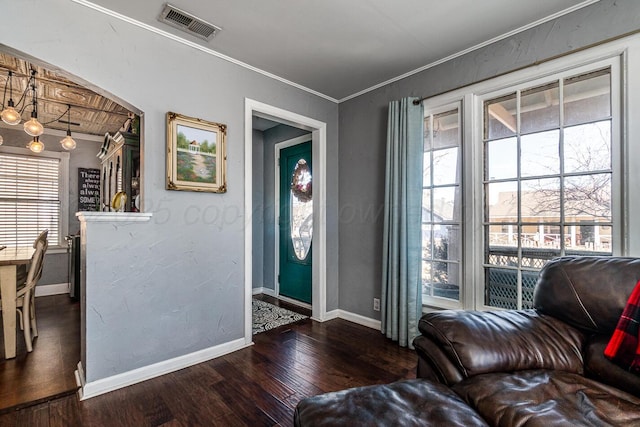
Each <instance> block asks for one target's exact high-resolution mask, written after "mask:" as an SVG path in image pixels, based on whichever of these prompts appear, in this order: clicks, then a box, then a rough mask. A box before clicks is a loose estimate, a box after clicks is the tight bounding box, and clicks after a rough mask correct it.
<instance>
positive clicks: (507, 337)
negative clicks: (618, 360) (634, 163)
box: [294, 257, 640, 427]
mask: <svg viewBox="0 0 640 427" xmlns="http://www.w3.org/2000/svg"><path fill="white" fill-rule="evenodd" d="M639 279H640V259H632V258H617V257H562V258H557V259H555V260H552V261H550V262H548V263H547V265H546V266H545V267H544V268H543V270H542V271H541V272H540V277H539V279H538V283H537V285H536V289H535V293H534V309H531V310H501V311H485V312H479V311H454V310H446V311H440V312H436V313H429V314H426V315H424V316H423V317H422V319H421V320H420V324H419V329H420V332H421V335H420V336H418V337H417V338H416V339H415V340H414V346H415V348H416V351H417V353H418V373H417V376H418V379H416V380H409V381H400V382H397V383H393V384H389V385H385V386H370V387H361V388H358V389H351V390H345V391H341V392H337V393H328V394H325V395H321V396H315V397H311V398H308V399H304V400H302V401H301V402H300V403H299V404H298V406H297V408H296V412H295V416H294V423H295V425H297V426H320V425H327V426H328V425H380V426H382V425H403V426H405V425H425V426H428V425H433V426H436V425H437V426H439V425H448V426H449V425H453V426H476V425H491V426H545V427H549V426H558V425H571V426H604V425H619V426H640V377H638V376H636V375H634V374H631V373H629V372H627V371H626V370H624V369H623V368H621V367H618V366H617V365H615V364H613V363H612V362H610V361H609V360H608V359H606V358H605V357H604V355H603V351H604V347H605V346H606V344H607V342H608V340H609V338H610V337H611V335H612V333H613V331H614V329H615V327H616V325H617V322H618V319H619V317H620V315H621V313H622V310H623V309H624V306H625V304H626V302H627V298H628V297H629V295H630V294H631V291H632V290H633V288H634V286H635V285H636V282H637V281H638V280H639Z"/></svg>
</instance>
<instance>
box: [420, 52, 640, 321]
mask: <svg viewBox="0 0 640 427" xmlns="http://www.w3.org/2000/svg"><path fill="white" fill-rule="evenodd" d="M603 51H605V53H601V54H600V55H599V58H598V56H597V55H596V54H590V55H589V54H582V55H581V54H576V55H572V56H568V57H565V58H561V59H560V60H556V61H553V62H551V63H548V64H545V66H535V67H531V68H530V69H526V70H520V71H518V72H515V73H512V74H509V75H505V76H501V77H498V78H495V79H492V80H488V81H484V82H481V83H478V84H475V85H472V86H469V87H465V88H461V89H458V90H455V91H452V92H450V93H446V94H443V95H439V96H437V97H433V98H430V99H427V100H425V101H424V102H423V105H424V109H425V149H424V153H425V154H424V156H425V157H424V166H423V167H424V175H423V215H422V224H423V229H422V242H423V245H422V283H423V303H424V304H425V305H426V306H431V307H441V308H467V309H510V308H531V307H532V306H533V289H534V287H535V284H536V282H537V279H538V273H539V271H540V270H541V268H542V267H543V266H544V265H545V264H546V262H547V261H549V260H550V259H552V258H554V257H558V256H565V255H604V256H611V255H623V254H625V253H626V251H627V250H628V249H627V248H628V242H627V243H625V239H623V233H624V232H625V224H627V223H625V222H624V220H623V219H624V217H625V215H624V212H625V211H626V209H625V206H626V205H628V203H629V202H628V201H626V200H625V199H624V196H625V194H627V193H625V192H624V191H623V190H624V188H625V186H624V184H625V181H624V180H625V175H624V174H623V163H624V159H623V155H622V153H623V152H625V149H626V148H625V144H624V141H623V139H622V137H621V135H622V132H621V131H622V128H623V126H622V119H623V110H622V104H623V103H622V99H623V93H622V91H623V86H622V84H621V81H622V79H623V72H622V67H623V58H622V57H621V56H620V55H619V54H618V55H613V54H611V53H606V49H604V48H603ZM585 57H586V58H587V59H585ZM453 117H456V120H453ZM446 120H449V121H450V123H453V122H454V121H455V122H456V130H455V135H456V136H455V137H453V136H449V137H448V139H446V141H447V142H446V143H445V142H444V141H445V138H444V135H443V136H442V139H441V141H442V142H438V139H439V138H441V137H440V136H439V132H442V130H443V129H445V128H446V127H447V126H451V125H447V126H444V127H443V123H444V122H445V121H446ZM449 129H452V128H449ZM449 132H451V135H453V131H452V130H449ZM456 138H457V140H456ZM454 141H455V142H454ZM454 147H455V148H454ZM447 150H449V151H447ZM454 150H455V151H456V155H454V154H452V153H453V151H454ZM454 158H455V161H454V160H453V159H454ZM445 165H446V166H445ZM439 167H440V170H444V171H446V172H439V171H438V170H439ZM438 194H446V197H444V196H441V195H438Z"/></svg>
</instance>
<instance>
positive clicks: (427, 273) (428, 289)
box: [422, 260, 433, 296]
mask: <svg viewBox="0 0 640 427" xmlns="http://www.w3.org/2000/svg"><path fill="white" fill-rule="evenodd" d="M431 283H432V280H431V262H430V261H425V260H423V261H422V294H423V295H427V296H431V295H433V293H432V288H433V287H432V286H431Z"/></svg>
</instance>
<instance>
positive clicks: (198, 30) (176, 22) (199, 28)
mask: <svg viewBox="0 0 640 427" xmlns="http://www.w3.org/2000/svg"><path fill="white" fill-rule="evenodd" d="M159 20H160V22H164V23H165V24H169V25H171V26H172V27H175V28H178V29H180V30H183V31H186V32H187V33H189V34H191V35H193V36H196V37H198V38H201V39H204V40H207V41H209V40H211V39H212V38H213V36H215V35H216V34H217V33H218V32H219V31H221V30H222V29H221V28H220V27H216V26H215V25H213V24H210V23H208V22H206V21H203V20H202V19H200V18H197V17H195V16H193V15H192V14H190V13H188V12H185V11H184V10H180V9H178V8H177V7H175V6H173V5H171V4H169V3H167V4H165V5H164V9H163V10H162V13H161V14H160V18H159Z"/></svg>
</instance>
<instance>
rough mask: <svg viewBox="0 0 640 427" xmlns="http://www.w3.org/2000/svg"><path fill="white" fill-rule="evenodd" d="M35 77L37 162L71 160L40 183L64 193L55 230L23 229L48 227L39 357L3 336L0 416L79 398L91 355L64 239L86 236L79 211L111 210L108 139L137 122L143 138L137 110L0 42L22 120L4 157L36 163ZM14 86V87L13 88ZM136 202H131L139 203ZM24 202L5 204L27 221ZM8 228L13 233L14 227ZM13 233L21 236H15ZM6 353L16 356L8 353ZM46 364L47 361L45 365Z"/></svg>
mask: <svg viewBox="0 0 640 427" xmlns="http://www.w3.org/2000/svg"><path fill="white" fill-rule="evenodd" d="M32 74H33V75H34V76H35V83H34V84H33V85H32V86H31V88H32V89H31V90H32V92H33V97H34V101H35V100H37V109H38V112H39V114H38V119H39V121H41V122H42V123H41V124H42V125H43V126H44V130H43V133H42V134H41V135H39V137H38V138H39V141H40V142H42V143H43V144H44V148H43V149H44V151H43V152H42V153H41V154H38V155H37V156H39V157H40V158H44V157H51V158H54V157H64V158H65V159H66V160H65V162H64V163H63V164H62V165H59V171H60V172H59V176H57V177H56V176H55V175H54V176H53V178H51V180H50V181H44V180H43V181H42V182H43V185H47V183H48V182H51V183H52V184H51V185H52V187H54V188H57V189H58V190H57V192H58V194H59V196H60V197H59V199H58V201H57V206H58V208H57V210H56V211H54V212H57V216H56V217H55V225H56V226H55V227H51V226H50V225H46V226H44V225H42V224H41V223H34V224H31V223H28V224H27V225H29V226H30V228H29V227H27V228H24V227H23V229H28V230H31V229H32V228H33V229H34V230H36V231H38V232H39V231H41V229H42V228H47V229H49V237H48V240H49V245H48V250H47V252H46V255H45V259H44V268H43V273H42V277H41V278H40V280H39V281H38V283H37V285H36V287H35V296H36V298H35V307H36V310H35V311H36V317H37V325H38V327H37V329H38V336H37V337H36V338H34V340H33V351H32V352H27V350H26V346H25V343H24V338H23V334H22V332H21V331H20V329H19V328H18V330H17V333H16V340H15V341H16V342H15V343H11V341H13V340H11V341H9V340H7V342H4V337H3V335H4V334H0V335H2V336H0V347H1V348H3V349H4V351H2V352H1V353H0V370H1V371H2V372H3V375H2V377H1V380H0V385H1V386H0V395H1V396H3V399H2V402H0V411H3V410H8V408H11V407H16V406H23V405H25V404H33V403H34V402H39V401H43V400H47V399H50V398H52V397H54V396H61V395H64V394H68V393H75V392H76V390H77V388H78V384H77V382H76V376H75V371H76V369H77V365H78V362H79V361H81V360H83V359H84V358H85V354H86V337H85V330H84V324H83V323H82V322H83V320H82V318H83V317H84V316H83V315H81V314H82V311H83V310H84V309H85V307H84V303H83V302H82V295H79V292H78V291H79V289H77V288H73V289H70V284H71V283H70V282H72V280H71V278H70V276H71V275H70V270H69V260H70V258H71V254H70V248H69V244H68V242H67V240H68V239H66V238H67V237H71V236H75V235H77V234H78V233H79V232H80V224H79V222H78V219H77V218H76V216H75V213H76V211H90V210H104V209H105V207H104V206H103V205H102V204H101V203H100V202H101V201H102V198H101V197H100V196H101V195H100V187H102V186H101V185H100V176H101V174H100V168H101V166H102V165H101V160H100V158H99V157H97V154H98V153H100V152H101V149H102V148H103V147H104V145H105V141H106V135H107V133H109V135H112V136H113V135H117V134H120V135H129V134H133V131H132V129H134V125H133V122H134V117H135V118H136V127H135V129H136V131H137V132H138V134H137V135H136V136H139V139H142V138H140V137H141V136H142V134H143V132H142V129H143V124H142V123H141V121H142V119H143V118H142V113H141V112H140V111H139V110H137V109H135V108H134V107H132V106H130V105H129V104H127V103H126V102H124V101H122V100H121V99H118V98H117V97H115V96H113V95H111V94H108V93H107V92H106V91H104V90H102V89H100V88H98V87H96V86H94V85H92V84H91V83H89V82H87V81H83V80H82V79H80V78H78V77H76V76H74V75H71V74H70V73H68V72H66V71H64V70H61V69H59V68H58V67H56V66H54V65H51V64H48V63H45V62H43V61H41V60H39V59H37V58H34V57H31V56H30V55H27V54H25V53H22V52H20V51H17V50H14V49H12V48H10V47H8V46H5V45H1V44H0V86H1V88H2V89H3V90H4V92H5V95H4V97H2V98H0V102H2V104H3V108H4V107H5V106H7V105H8V100H9V99H10V98H13V100H14V102H15V104H16V110H17V111H18V113H19V114H20V116H21V121H20V125H19V126H16V125H11V124H5V123H4V122H0V136H1V137H2V144H1V145H2V146H1V147H0V152H3V153H4V155H5V156H11V157H12V158H15V159H19V161H20V162H24V163H25V164H29V162H30V161H33V160H32V159H36V158H38V157H35V156H34V155H33V153H32V152H31V151H34V150H31V151H29V150H28V149H26V148H25V145H26V143H27V142H28V138H27V136H28V135H25V132H24V131H23V129H22V125H21V124H22V122H24V121H26V120H27V119H28V118H29V113H30V112H31V109H32V108H33V107H32V106H31V105H28V104H24V103H21V102H20V101H19V100H20V98H21V97H22V95H21V94H23V93H26V92H25V88H26V85H27V82H28V81H29V80H28V77H29V76H30V75H32ZM9 80H10V81H11V84H9V85H7V83H9ZM138 125H139V127H138ZM68 133H71V136H72V138H73V140H74V144H72V145H69V144H67V145H66V146H65V145H62V144H61V140H62V139H63V137H64V136H65V135H68ZM142 147H143V141H141V140H140V141H139V150H140V151H142ZM67 150H69V151H67ZM34 152H35V151H34ZM62 153H64V154H62ZM30 159H31V160H30ZM136 171H137V172H138V175H136V176H135V178H136V183H135V184H136V187H137V189H139V190H142V188H143V185H142V176H143V173H142V165H141V164H140V163H138V168H136ZM11 177H12V178H13V179H14V180H15V181H16V182H21V180H24V179H28V177H29V176H27V178H25V175H24V172H22V171H18V172H17V173H14V174H12V175H11ZM132 181H133V179H132ZM56 184H57V186H56ZM29 188H31V187H29ZM132 194H134V193H132V192H129V195H130V196H131V195H132ZM137 194H140V193H137ZM130 199H131V200H132V202H133V197H130ZM21 200H22V195H20V194H17V193H16V195H15V196H14V197H12V198H9V197H7V199H6V200H5V201H6V203H7V204H12V209H13V210H14V211H15V212H17V214H16V215H15V216H16V217H19V218H22V220H23V222H24V218H32V217H33V216H30V213H31V211H30V210H29V209H32V208H31V207H30V206H27V207H24V204H23V203H21ZM33 204H34V205H35V203H33ZM108 204H109V203H107V205H108ZM41 205H44V203H41ZM131 206H133V205H131ZM135 206H136V209H141V208H140V207H139V206H141V199H140V200H138V205H135ZM5 225H6V224H5ZM22 225H24V224H22ZM6 226H7V227H14V228H15V226H14V225H13V224H9V225H6ZM15 229H16V230H17V228H15ZM5 231H6V230H5ZM15 234H16V235H18V233H17V232H16V233H15ZM19 237H20V239H18V238H16V239H14V240H15V242H13V243H11V245H13V246H16V247H18V246H24V245H25V243H24V242H26V241H28V239H29V236H23V235H20V236H19ZM3 243H6V241H5V242H3ZM7 245H8V246H11V245H9V244H7ZM70 291H73V292H70ZM7 347H9V348H10V349H12V350H15V351H13V352H9V351H7ZM7 353H8V354H15V357H13V358H9V359H7V358H6V357H5V354H7ZM43 361H46V363H42V362H43ZM35 384H37V387H35V386H34V385H35Z"/></svg>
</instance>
